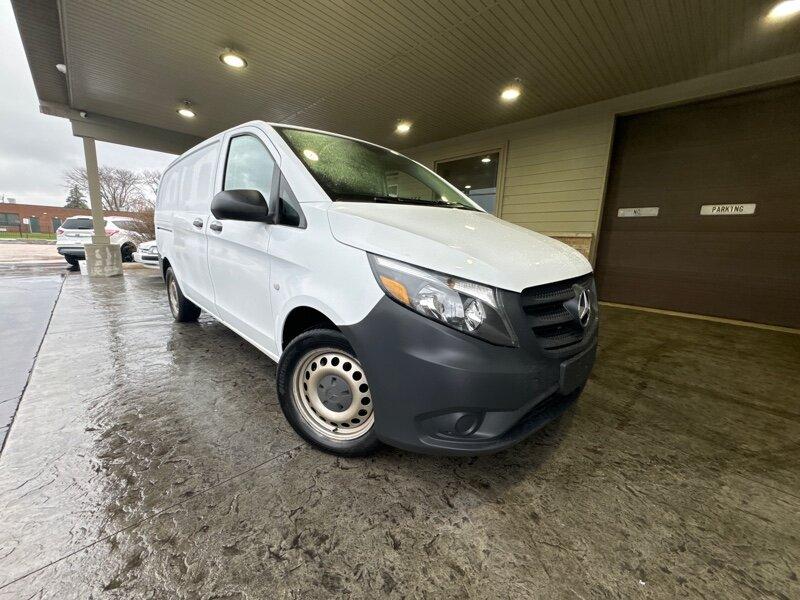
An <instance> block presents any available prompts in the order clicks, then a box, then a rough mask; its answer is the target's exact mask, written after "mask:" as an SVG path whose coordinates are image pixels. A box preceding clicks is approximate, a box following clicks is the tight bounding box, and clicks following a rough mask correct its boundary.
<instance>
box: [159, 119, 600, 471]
mask: <svg viewBox="0 0 800 600" xmlns="http://www.w3.org/2000/svg"><path fill="white" fill-rule="evenodd" d="M155 221H156V235H157V242H158V249H159V256H160V263H161V269H162V273H163V276H164V279H165V282H166V287H167V296H168V300H169V306H170V309H171V311H172V314H173V316H174V318H175V319H176V320H177V321H180V322H185V321H194V320H196V319H197V318H198V316H199V314H200V311H201V310H204V311H206V312H208V313H209V314H210V315H212V316H213V317H214V318H215V319H217V320H219V321H221V322H222V323H224V324H225V325H226V326H228V327H229V328H230V329H232V330H233V331H235V332H236V333H238V334H239V335H240V336H242V337H243V338H244V339H246V340H247V341H249V342H250V343H252V344H253V345H254V346H256V347H257V348H259V349H260V350H261V351H262V352H264V353H265V354H266V355H267V356H269V357H270V358H271V359H273V360H275V361H276V362H277V363H278V369H277V389H278V395H279V400H280V405H281V408H282V410H283V413H284V415H285V416H286V418H287V419H288V420H289V422H290V423H291V424H292V426H293V427H294V429H295V430H296V431H297V433H298V434H299V435H300V436H302V437H303V438H305V439H306V440H307V441H308V442H310V443H312V444H314V445H316V446H318V447H320V448H322V449H324V450H326V451H329V452H333V453H337V454H342V455H349V456H354V455H364V454H368V453H369V452H371V451H373V450H374V449H376V448H377V447H378V446H379V445H380V443H381V442H385V443H387V444H391V445H393V446H398V447H401V448H406V449H409V450H414V451H419V452H426V453H436V454H466V455H475V454H483V453H488V452H494V451H497V450H500V449H502V448H506V447H508V446H510V445H512V444H514V443H515V442H518V441H519V440H521V439H523V438H525V437H526V436H528V435H529V434H530V433H532V432H533V431H535V430H536V429H538V428H540V427H541V426H543V425H544V424H545V423H547V422H548V421H551V420H553V419H554V418H556V417H558V416H559V415H560V414H561V413H562V412H563V411H564V410H566V408H567V407H568V406H569V405H570V404H571V403H573V402H574V401H575V399H576V398H577V397H578V395H579V394H580V392H581V390H582V389H583V386H584V384H585V383H586V380H587V378H588V376H589V371H590V370H591V368H592V364H593V363H594V359H595V349H596V343H597V342H596V340H597V330H598V311H597V299H596V298H597V297H596V293H595V286H594V281H593V278H592V269H591V266H590V264H589V263H588V262H587V261H586V259H585V258H584V257H583V256H582V255H581V254H580V253H579V252H577V251H576V250H574V249H572V248H570V247H569V246H567V245H565V244H562V243H560V242H558V241H556V240H553V239H551V238H548V237H545V236H543V235H539V234H537V233H534V232H533V231H529V230H527V229H524V228H522V227H518V226H516V225H512V224H510V223H507V222H505V221H502V220H500V219H498V218H496V217H494V216H493V215H490V214H487V213H486V212H484V210H483V209H481V208H480V207H479V206H478V205H477V204H476V203H474V202H473V201H472V200H470V198H469V197H468V196H466V195H464V194H463V193H461V192H460V191H459V190H458V189H456V188H455V187H453V186H452V185H450V184H449V183H448V182H447V181H445V180H444V179H442V178H441V177H439V176H438V175H436V174H435V173H433V172H432V171H430V170H429V169H427V168H426V167H424V166H423V165H421V164H419V163H417V162H415V161H413V160H411V159H409V158H407V157H405V156H403V155H401V154H399V153H397V152H395V151H394V150H390V149H388V148H383V147H381V146H377V145H375V144H371V143H368V142H364V141H360V140H356V139H353V138H350V137H346V136H342V135H335V134H331V133H325V132H322V131H316V130H310V129H304V128H300V127H291V126H286V125H275V124H269V123H265V122H261V121H255V122H251V123H247V124H245V125H241V126H239V127H235V128H233V129H231V130H229V131H226V132H224V133H221V134H219V135H216V136H214V137H212V138H211V139H209V140H206V141H205V142H203V143H201V144H199V145H198V146H196V147H195V148H193V149H191V150H189V151H188V152H186V153H185V154H183V155H182V156H180V157H179V158H178V159H176V160H175V161H174V162H173V163H172V164H171V165H170V166H169V168H168V169H167V170H166V172H165V173H164V177H163V179H162V182H161V187H160V190H159V194H158V202H157V208H156V214H155ZM223 360H224V357H223Z"/></svg>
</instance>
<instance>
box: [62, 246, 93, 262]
mask: <svg viewBox="0 0 800 600" xmlns="http://www.w3.org/2000/svg"><path fill="white" fill-rule="evenodd" d="M56 250H57V251H58V253H59V254H60V255H61V256H71V257H74V258H83V259H85V258H86V249H85V248H84V247H83V246H59V247H57V248H56Z"/></svg>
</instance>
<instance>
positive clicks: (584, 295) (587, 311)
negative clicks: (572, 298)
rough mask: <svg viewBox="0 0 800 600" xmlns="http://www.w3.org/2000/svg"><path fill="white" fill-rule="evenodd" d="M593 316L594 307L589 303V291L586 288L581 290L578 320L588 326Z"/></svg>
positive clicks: (583, 325)
mask: <svg viewBox="0 0 800 600" xmlns="http://www.w3.org/2000/svg"><path fill="white" fill-rule="evenodd" d="M591 316H592V307H591V305H590V304H589V293H588V292H587V291H586V290H583V291H582V292H581V295H580V296H578V321H580V323H581V327H584V328H585V327H586V326H587V325H588V324H589V318H590V317H591Z"/></svg>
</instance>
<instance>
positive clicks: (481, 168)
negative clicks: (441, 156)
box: [436, 151, 500, 214]
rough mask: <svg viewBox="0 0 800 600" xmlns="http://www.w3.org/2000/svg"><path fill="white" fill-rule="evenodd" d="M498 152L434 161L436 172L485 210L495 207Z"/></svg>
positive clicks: (489, 210)
mask: <svg viewBox="0 0 800 600" xmlns="http://www.w3.org/2000/svg"><path fill="white" fill-rule="evenodd" d="M499 162H500V153H499V152H496V151H495V152H487V153H486V154H478V155H476V156H469V157H467V158H457V159H455V160H447V161H442V162H439V163H436V173H438V174H439V175H441V176H442V177H444V178H445V179H446V180H447V181H448V182H450V183H451V184H452V185H454V186H455V187H457V188H458V189H459V190H461V191H462V192H464V193H465V194H466V195H467V196H469V197H470V199H472V200H473V201H474V202H475V203H476V204H479V205H480V206H481V208H483V209H484V210H485V211H486V212H489V213H492V214H495V212H496V209H497V169H498V164H499Z"/></svg>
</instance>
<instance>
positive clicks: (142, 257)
mask: <svg viewBox="0 0 800 600" xmlns="http://www.w3.org/2000/svg"><path fill="white" fill-rule="evenodd" d="M133 260H135V261H136V262H137V263H139V264H141V265H144V266H146V267H153V268H154V269H155V268H158V254H142V253H141V252H134V253H133Z"/></svg>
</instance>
